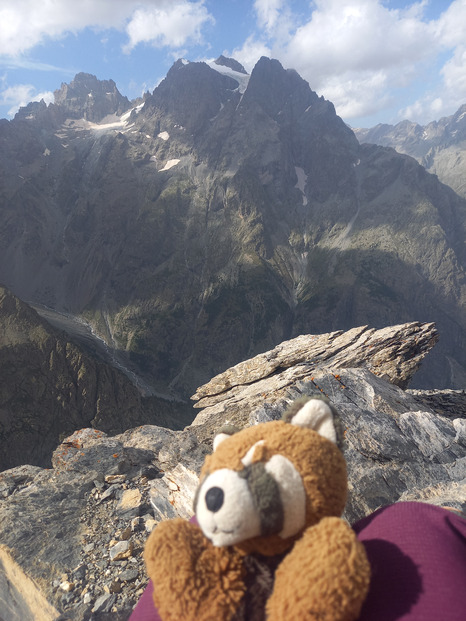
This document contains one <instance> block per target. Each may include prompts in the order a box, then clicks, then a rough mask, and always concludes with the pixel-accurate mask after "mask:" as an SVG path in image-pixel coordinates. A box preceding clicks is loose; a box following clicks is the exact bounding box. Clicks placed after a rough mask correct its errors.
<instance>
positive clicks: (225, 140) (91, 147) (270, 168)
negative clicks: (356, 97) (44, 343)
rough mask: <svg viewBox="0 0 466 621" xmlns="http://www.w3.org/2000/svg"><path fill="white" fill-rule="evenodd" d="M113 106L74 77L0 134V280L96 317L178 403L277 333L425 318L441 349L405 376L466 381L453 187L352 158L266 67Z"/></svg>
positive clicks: (314, 111) (363, 149)
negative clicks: (433, 327)
mask: <svg viewBox="0 0 466 621" xmlns="http://www.w3.org/2000/svg"><path fill="white" fill-rule="evenodd" d="M88 82H89V84H88ZM97 82H98V81H97ZM78 87H79V88H78ZM87 89H90V90H89V91H88V90H87ZM88 92H91V93H93V97H92V98H89V97H88ZM107 93H113V95H112V96H110V95H108V96H107ZM86 98H87V99H86ZM90 99H92V106H91V107H89V106H90V103H89V101H90ZM101 100H102V101H101ZM99 102H100V103H99ZM104 104H105V106H107V107H105V106H104ZM102 106H104V107H103V108H102ZM109 106H110V107H109ZM112 106H113V108H112ZM112 109H113V115H111V116H108V114H107V116H106V117H105V118H103V117H102V115H103V114H104V113H107V112H108V111H109V110H112ZM91 110H93V111H94V112H92V114H93V115H94V116H92V115H91ZM122 110H126V103H125V102H124V101H123V99H122V97H121V96H118V94H117V93H116V92H115V89H114V86H112V85H111V84H110V85H107V84H106V83H102V84H101V83H96V82H95V79H94V78H92V76H85V75H84V76H83V75H80V76H77V77H76V79H75V80H74V81H73V82H72V83H71V85H69V87H66V86H63V87H62V89H61V90H60V91H59V93H58V94H57V100H56V103H55V104H54V105H52V106H49V107H48V108H47V107H44V106H41V105H40V104H38V105H35V104H31V105H30V106H28V107H27V108H25V109H23V110H22V112H21V114H19V115H18V117H17V118H15V119H14V120H13V121H11V122H9V123H8V122H4V123H2V124H1V125H0V144H1V149H0V215H1V218H0V280H1V281H2V282H4V283H5V284H6V285H7V286H8V287H9V288H10V289H11V290H12V291H13V292H14V293H15V294H16V295H18V296H19V297H21V298H22V299H25V300H28V301H31V302H35V303H42V304H44V305H46V306H48V307H51V308H54V309H57V310H60V311H67V312H69V313H73V314H75V315H79V316H82V317H85V318H86V319H87V320H88V321H89V322H91V323H92V324H93V326H94V328H95V329H96V331H97V332H98V333H99V334H100V335H101V336H102V337H103V338H104V339H105V340H106V342H107V343H108V345H109V347H110V348H112V349H113V350H114V351H115V353H116V354H117V355H120V354H121V353H124V354H126V355H128V356H129V357H130V359H131V362H132V364H134V365H136V367H137V369H138V373H139V374H141V375H143V377H144V380H145V381H146V382H148V383H149V384H150V385H151V386H152V388H153V389H156V390H159V391H167V390H170V391H172V392H173V393H174V394H177V395H182V396H183V397H188V396H189V395H190V394H191V393H192V392H193V390H195V388H196V387H197V386H199V385H200V384H202V383H204V382H206V381H207V380H208V379H209V378H210V377H212V376H213V375H215V374H217V373H218V372H220V371H222V370H224V369H225V368H228V367H229V366H231V365H234V364H236V363H237V362H239V361H240V360H244V359H247V358H249V357H251V356H253V355H254V354H257V353H258V352H260V351H264V350H267V349H270V348H272V347H274V346H275V345H277V344H278V343H280V342H281V341H283V340H284V339H288V338H291V337H295V336H298V335H299V334H306V333H314V334H315V333H319V332H322V333H325V332H328V331H332V330H340V329H343V330H347V329H349V328H351V327H354V326H359V325H365V324H368V325H370V326H372V327H374V328H381V327H383V326H385V325H387V324H395V323H403V322H406V321H414V320H421V321H425V322H431V321H435V322H436V323H437V326H438V329H439V332H440V336H441V339H440V344H439V346H438V348H437V350H436V351H435V352H434V354H433V356H432V357H431V358H430V359H429V360H428V361H427V362H426V364H425V365H424V366H423V368H422V370H421V371H420V373H419V374H418V375H417V376H416V378H415V380H414V381H415V382H417V384H418V385H422V386H424V387H438V388H441V387H445V386H450V387H455V386H456V387H461V386H462V385H464V381H465V379H466V371H465V368H466V353H465V352H466V347H465V346H464V345H465V340H466V319H465V317H466V314H465V312H464V309H465V303H466V278H465V249H464V239H465V237H466V236H465V230H464V227H465V222H466V203H465V201H464V200H463V199H461V198H460V197H458V196H457V195H456V194H455V193H454V192H453V191H452V190H450V189H449V188H447V187H445V186H443V185H442V184H441V183H439V181H438V180H437V179H436V178H435V177H433V176H431V175H429V174H427V173H426V172H425V170H424V169H423V168H422V167H421V166H420V165H419V164H417V163H416V162H415V161H414V160H413V159H411V158H409V157H406V156H402V155H399V154H396V153H395V152H394V151H393V150H391V149H387V148H383V147H376V146H368V145H362V146H360V145H359V143H358V141H357V139H356V137H355V135H354V134H353V132H352V131H351V130H350V129H349V128H348V127H347V126H346V125H345V124H344V123H343V121H342V120H341V119H340V118H339V117H338V116H337V115H336V114H335V110H334V108H333V105H332V104H331V103H330V102H328V101H325V100H324V99H323V98H322V97H319V96H318V95H317V94H316V93H314V92H313V91H312V90H311V89H310V88H309V85H308V84H307V83H306V82H305V81H304V80H303V79H302V78H300V76H299V75H298V74H297V73H296V72H294V71H292V70H285V69H284V68H283V67H282V66H281V65H280V63H278V62H277V61H275V60H270V59H267V58H262V59H261V60H260V61H259V62H258V63H257V65H256V67H255V68H254V70H253V71H252V73H251V75H250V76H248V75H246V74H245V72H244V70H242V68H241V67H238V66H237V65H235V64H234V63H232V62H227V64H225V59H223V60H221V59H220V60H219V64H215V63H212V64H211V65H207V64H205V63H184V62H182V61H178V62H177V63H175V64H174V65H173V67H172V68H171V70H170V71H169V72H168V74H167V76H166V78H165V79H164V80H163V81H162V82H161V83H160V84H159V86H158V87H157V88H156V89H155V90H154V92H153V93H152V94H151V95H148V96H147V97H146V98H145V100H144V102H141V103H140V104H139V105H137V106H134V107H133V108H132V109H131V110H126V111H125V112H124V113H123V114H121V111H122ZM91 118H92V119H94V120H90V119H91Z"/></svg>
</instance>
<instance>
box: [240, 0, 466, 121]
mask: <svg viewBox="0 0 466 621" xmlns="http://www.w3.org/2000/svg"><path fill="white" fill-rule="evenodd" d="M390 4H391V3H389V2H386V1H384V0H315V1H314V2H313V3H310V5H309V9H308V13H307V15H305V16H304V17H303V16H301V17H300V21H299V23H298V16H297V15H294V16H293V15H292V13H291V8H292V6H293V4H292V2H291V0H255V2H254V8H255V11H256V15H257V25H258V31H257V32H256V35H255V36H253V37H249V39H248V40H247V41H246V42H245V44H244V45H243V46H242V47H241V48H239V49H237V50H234V52H233V55H234V56H235V58H238V60H240V62H242V63H243V64H244V65H245V66H251V65H253V64H254V61H256V60H257V58H258V57H259V56H260V55H262V54H264V53H265V54H268V55H271V56H273V57H274V58H278V59H279V60H280V61H281V62H282V64H283V65H284V66H285V67H291V68H294V69H296V70H297V71H298V72H299V73H300V74H301V75H302V76H303V77H304V78H305V79H306V80H307V81H308V82H309V84H310V86H311V88H312V89H313V90H315V91H317V92H318V93H319V94H321V95H324V96H325V97H326V98H327V99H330V100H331V101H332V102H333V103H334V104H335V107H336V109H337V113H338V114H340V115H341V116H343V117H344V118H346V119H351V118H357V117H363V116H367V115H371V114H374V113H376V112H378V111H381V110H384V109H385V108H388V107H389V106H394V105H395V102H396V100H395V97H396V93H394V91H395V90H396V89H406V87H412V88H413V89H414V87H415V86H419V84H420V83H421V82H427V81H428V80H430V78H431V77H432V76H431V75H429V73H428V67H429V66H431V65H432V64H435V63H436V62H437V59H439V58H440V55H441V54H445V53H450V54H451V56H450V58H449V60H447V61H446V64H445V65H444V67H443V69H442V72H441V76H442V77H443V84H442V86H441V87H442V89H443V90H444V92H443V93H441V94H440V96H439V93H438V92H433V93H431V94H430V95H427V96H426V97H425V99H424V100H423V101H419V102H416V103H415V104H413V106H411V107H410V108H409V109H408V108H405V110H404V111H403V112H406V113H410V114H411V113H413V114H414V113H417V114H419V115H426V114H433V113H434V111H437V112H439V111H441V110H444V109H446V108H447V107H449V108H450V112H449V114H451V113H452V110H451V106H452V102H453V101H455V102H459V103H461V102H463V103H464V100H466V44H465V42H464V33H465V32H466V0H454V1H453V2H450V3H449V4H448V5H447V4H446V5H445V10H444V12H443V13H442V14H441V15H440V17H439V18H438V19H437V20H429V19H427V17H426V11H427V8H428V5H429V0H421V1H418V2H411V3H409V2H408V1H407V2H406V8H404V9H399V8H398V9H394V8H390ZM267 51H269V52H267ZM254 55H255V58H254ZM455 89H456V91H455ZM439 102H441V103H439ZM455 105H456V104H455ZM430 120H432V117H431V118H430Z"/></svg>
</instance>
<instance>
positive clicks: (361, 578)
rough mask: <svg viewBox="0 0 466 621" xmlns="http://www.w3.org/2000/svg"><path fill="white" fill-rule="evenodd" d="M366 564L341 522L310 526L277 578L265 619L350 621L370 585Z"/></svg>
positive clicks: (333, 520)
mask: <svg viewBox="0 0 466 621" xmlns="http://www.w3.org/2000/svg"><path fill="white" fill-rule="evenodd" d="M369 580H370V566H369V563H368V560H367V557H366V554H365V551H364V548H363V546H362V544H361V543H360V542H359V541H358V540H357V539H356V535H355V533H354V531H353V530H352V529H351V528H350V527H349V526H348V525H347V524H346V523H345V522H344V521H343V520H341V519H339V518H335V517H329V518H324V519H323V520H321V521H320V522H319V523H318V524H317V525H316V526H312V527H310V528H308V529H307V530H306V531H305V532H304V534H303V536H302V537H301V539H300V540H299V541H298V542H297V543H296V544H295V546H294V548H293V550H292V551H291V552H290V553H289V554H288V555H287V556H286V557H285V558H284V560H283V561H282V563H281V565H280V567H279V568H278V570H277V572H276V574H275V585H274V589H273V593H272V595H271V596H270V598H269V600H268V602H267V621H286V620H288V619H300V620H302V621H354V620H355V619H357V618H358V617H359V613H360V611H361V606H362V604H363V602H364V599H365V595H366V592H367V589H368V586H369Z"/></svg>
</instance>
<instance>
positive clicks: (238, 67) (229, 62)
mask: <svg viewBox="0 0 466 621" xmlns="http://www.w3.org/2000/svg"><path fill="white" fill-rule="evenodd" d="M214 63H215V64H216V65H220V66H223V67H228V68H229V69H233V71H237V72H238V73H244V74H245V75H247V74H248V72H247V71H246V69H245V68H244V67H243V65H242V64H241V63H239V62H238V61H237V60H235V59H234V58H227V57H226V56H223V54H222V55H220V56H219V57H218V58H217V60H215V61H214Z"/></svg>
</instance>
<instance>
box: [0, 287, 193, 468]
mask: <svg viewBox="0 0 466 621" xmlns="http://www.w3.org/2000/svg"><path fill="white" fill-rule="evenodd" d="M0 377H1V381H0V445H1V447H2V448H1V451H0V470H5V469H6V468H11V467H13V466H18V465H21V464H24V463H28V464H32V465H37V466H49V465H50V459H51V455H52V451H53V450H54V448H56V446H57V444H58V443H59V442H60V440H62V439H63V438H64V437H65V436H67V435H69V434H70V433H72V432H73V431H74V430H76V429H80V428H82V427H95V428H97V429H99V430H102V431H105V432H107V433H113V434H114V433H119V432H122V431H124V430H125V429H127V428H128V427H131V426H135V425H138V424H143V423H159V424H163V425H167V426H171V427H175V428H180V427H182V426H183V424H186V422H189V420H191V418H190V415H191V408H190V407H189V406H183V404H182V403H177V404H174V403H172V402H170V401H166V400H164V399H158V398H156V397H151V398H143V397H142V396H141V394H140V392H139V390H138V389H137V388H136V387H135V386H134V385H133V384H132V382H130V380H129V379H128V378H127V377H126V376H125V375H123V373H122V372H120V371H118V370H117V369H115V368H114V367H113V366H110V365H109V364H106V363H104V362H102V361H99V360H98V359H96V357H95V356H94V355H92V354H91V353H88V352H86V351H85V350H83V349H82V348H81V347H80V346H78V345H77V344H75V343H74V342H72V341H70V340H69V338H68V336H67V334H66V333H65V332H61V331H58V330H56V329H54V328H53V327H52V326H51V325H50V324H48V323H47V322H46V321H44V320H43V319H42V318H41V317H40V316H39V315H38V314H37V313H36V311H35V310H33V309H32V308H31V307H30V306H28V305H27V304H25V303H23V302H22V301H21V300H19V299H18V298H16V297H15V296H14V295H13V294H12V293H11V292H9V291H8V290H7V289H5V288H3V287H0ZM179 416H181V418H179Z"/></svg>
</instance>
